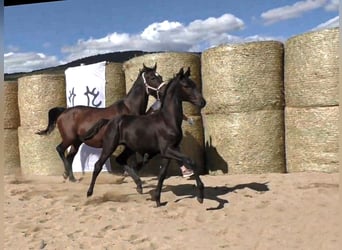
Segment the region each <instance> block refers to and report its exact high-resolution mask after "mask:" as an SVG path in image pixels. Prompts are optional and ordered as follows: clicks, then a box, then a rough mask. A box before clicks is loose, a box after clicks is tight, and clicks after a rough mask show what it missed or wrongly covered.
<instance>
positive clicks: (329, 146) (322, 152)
mask: <svg viewBox="0 0 342 250" xmlns="http://www.w3.org/2000/svg"><path fill="white" fill-rule="evenodd" d="M338 117H339V107H338V106H335V107H316V108H293V107H286V108H285V142H286V161H287V171H288V172H302V171H320V172H338V171H339V161H338Z"/></svg>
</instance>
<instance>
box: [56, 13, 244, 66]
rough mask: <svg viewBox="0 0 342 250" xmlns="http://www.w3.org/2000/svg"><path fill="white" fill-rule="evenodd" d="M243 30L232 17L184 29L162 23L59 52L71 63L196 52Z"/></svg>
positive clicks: (90, 41) (200, 22)
mask: <svg viewBox="0 0 342 250" xmlns="http://www.w3.org/2000/svg"><path fill="white" fill-rule="evenodd" d="M243 28H244V22H243V21H242V20H241V19H239V18H237V17H235V16H234V15H232V14H224V15H222V16H221V17H218V18H214V17H210V18H208V19H205V20H195V21H193V22H191V23H190V24H188V25H184V24H182V23H179V22H172V21H167V20H166V21H163V22H160V23H152V24H150V25H149V26H148V27H146V28H145V29H144V30H143V31H142V32H141V33H140V34H132V35H131V34H126V33H122V34H119V33H113V34H109V35H107V36H106V37H103V38H98V39H94V38H90V39H88V40H79V41H78V42H77V44H75V45H71V46H65V47H64V48H62V52H63V53H65V54H67V60H68V61H71V60H75V59H78V58H82V57H86V56H90V55H95V54H102V53H108V52H112V51H126V50H144V51H199V50H201V49H203V46H204V47H206V46H211V45H214V44H218V43H223V42H229V41H230V39H232V38H233V37H232V36H231V35H229V33H230V32H233V31H237V30H241V29H243Z"/></svg>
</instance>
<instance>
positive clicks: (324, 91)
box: [285, 28, 339, 107]
mask: <svg viewBox="0 0 342 250" xmlns="http://www.w3.org/2000/svg"><path fill="white" fill-rule="evenodd" d="M338 83H339V28H335V29H326V30H321V31H315V32H310V33H305V34H302V35H299V36H295V37H293V38H290V39H289V40H288V41H287V42H286V43H285V101H286V106H291V107H319V106H321V107H324V106H332V105H338V104H339V98H338Z"/></svg>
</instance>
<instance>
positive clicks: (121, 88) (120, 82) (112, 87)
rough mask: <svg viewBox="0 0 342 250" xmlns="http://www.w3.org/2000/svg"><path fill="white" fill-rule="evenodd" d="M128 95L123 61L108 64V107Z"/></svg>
mask: <svg viewBox="0 0 342 250" xmlns="http://www.w3.org/2000/svg"><path fill="white" fill-rule="evenodd" d="M125 96H126V83H125V73H124V72H123V69H122V63H114V62H108V63H107V64H106V107H108V106H110V105H111V104H113V103H114V102H116V101H118V100H121V99H122V98H124V97H125Z"/></svg>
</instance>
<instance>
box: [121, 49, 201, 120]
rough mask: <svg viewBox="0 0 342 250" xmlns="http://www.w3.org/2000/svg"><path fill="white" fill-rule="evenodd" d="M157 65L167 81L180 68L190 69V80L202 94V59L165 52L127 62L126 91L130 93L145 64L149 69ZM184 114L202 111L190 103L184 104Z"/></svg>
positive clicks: (196, 113) (150, 103) (192, 55)
mask: <svg viewBox="0 0 342 250" xmlns="http://www.w3.org/2000/svg"><path fill="white" fill-rule="evenodd" d="M155 63H157V72H158V73H159V74H160V75H161V76H162V77H163V80H164V81H167V80H169V79H171V78H173V77H174V76H175V74H177V73H178V71H179V70H180V68H182V67H183V68H184V70H187V68H188V67H190V71H191V76H190V78H191V79H192V80H193V81H194V82H195V83H196V84H197V87H198V89H199V90H200V92H202V82H201V57H200V55H199V54H196V53H187V52H163V53H153V54H147V55H143V56H138V57H134V58H132V59H130V60H128V61H126V62H125V63H124V65H123V68H124V71H125V77H126V91H127V92H128V91H129V90H130V89H131V87H132V86H133V83H134V81H135V80H136V79H137V76H138V73H139V70H140V69H142V68H143V64H145V65H146V66H147V67H153V66H154V65H155ZM154 101H155V99H154V98H153V97H150V98H149V106H150V105H152V103H154ZM183 110H184V113H185V114H187V115H200V109H199V108H197V107H195V106H194V105H192V104H190V103H184V104H183Z"/></svg>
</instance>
